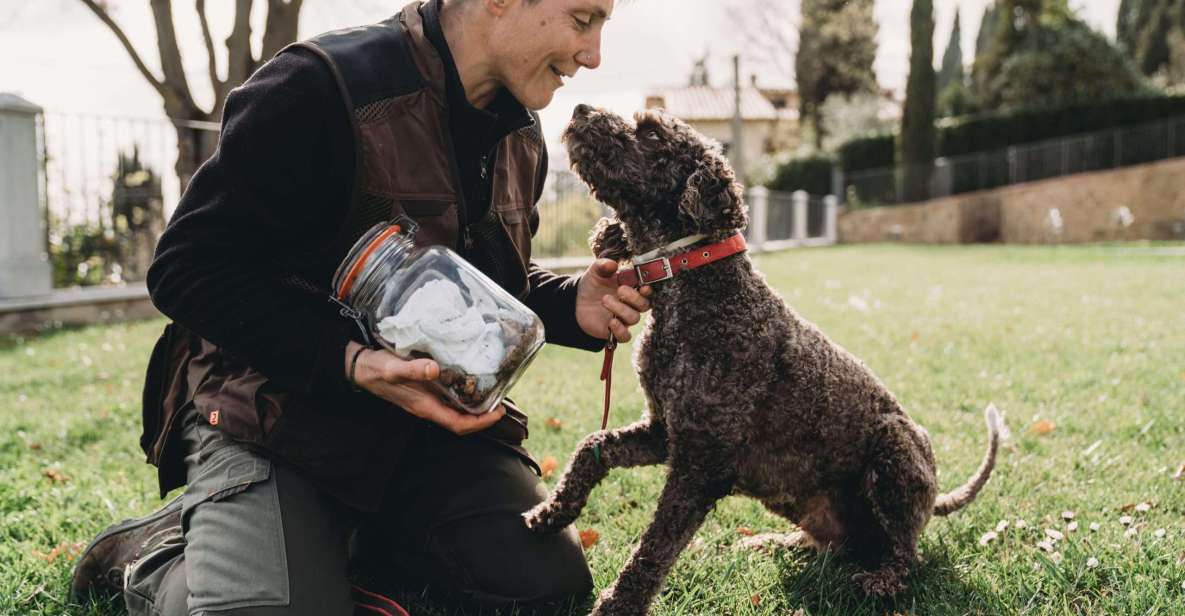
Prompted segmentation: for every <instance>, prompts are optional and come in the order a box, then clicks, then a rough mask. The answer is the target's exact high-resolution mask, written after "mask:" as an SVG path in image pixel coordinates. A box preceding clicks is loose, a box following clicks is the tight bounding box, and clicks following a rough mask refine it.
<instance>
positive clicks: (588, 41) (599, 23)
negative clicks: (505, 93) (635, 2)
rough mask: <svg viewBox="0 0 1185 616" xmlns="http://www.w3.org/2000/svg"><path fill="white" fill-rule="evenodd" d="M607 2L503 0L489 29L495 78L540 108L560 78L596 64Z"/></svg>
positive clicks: (607, 12)
mask: <svg viewBox="0 0 1185 616" xmlns="http://www.w3.org/2000/svg"><path fill="white" fill-rule="evenodd" d="M485 1H486V2H490V1H491V0H485ZM494 1H496V0H494ZM613 2H614V0H539V1H538V2H535V3H531V2H527V0H505V7H504V8H503V9H502V13H501V15H500V16H499V18H498V20H497V22H496V25H495V27H494V31H493V32H492V34H493V37H494V39H493V40H494V43H495V44H494V49H495V50H496V51H495V53H496V54H497V58H496V59H495V60H496V61H495V63H494V67H495V71H496V75H497V78H498V79H499V81H501V82H502V84H503V85H504V86H505V87H506V89H507V90H509V91H510V93H511V94H513V95H514V97H515V98H516V99H518V101H519V102H520V103H522V104H523V106H525V107H527V108H528V109H535V110H538V109H542V108H544V107H546V106H547V105H548V104H549V103H550V102H551V99H552V96H554V95H555V91H556V90H557V89H559V88H560V87H561V86H563V85H564V80H565V79H569V78H571V77H572V76H574V75H575V74H576V71H578V70H580V69H581V68H589V69H594V68H596V67H597V66H599V65H600V64H601V29H602V28H603V27H604V25H605V21H606V20H608V19H609V16H610V14H611V13H612V12H613Z"/></svg>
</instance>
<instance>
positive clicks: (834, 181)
mask: <svg viewBox="0 0 1185 616" xmlns="http://www.w3.org/2000/svg"><path fill="white" fill-rule="evenodd" d="M847 192H848V191H847V188H846V187H845V186H844V176H843V167H842V166H841V165H840V164H839V163H838V162H834V163H832V164H831V194H832V195H836V196H837V197H838V198H839V202H840V203H843V202H844V200H845V199H846V197H845V195H846V194H847Z"/></svg>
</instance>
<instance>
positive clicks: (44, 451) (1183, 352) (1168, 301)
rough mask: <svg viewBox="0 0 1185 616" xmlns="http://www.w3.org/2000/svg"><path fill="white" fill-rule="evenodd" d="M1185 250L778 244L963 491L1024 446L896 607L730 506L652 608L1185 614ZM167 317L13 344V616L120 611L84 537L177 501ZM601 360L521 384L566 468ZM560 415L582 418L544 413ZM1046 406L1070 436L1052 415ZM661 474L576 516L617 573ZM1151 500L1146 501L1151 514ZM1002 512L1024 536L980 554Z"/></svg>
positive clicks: (754, 512) (8, 505)
mask: <svg viewBox="0 0 1185 616" xmlns="http://www.w3.org/2000/svg"><path fill="white" fill-rule="evenodd" d="M1182 248H1183V247H1182V245H1179V244H1178V245H1152V246H1149V245H1143V244H1138V245H1134V244H1123V245H1103V246H1085V247H1060V248H1046V247H1010V246H982V247H907V246H854V247H849V246H844V247H836V248H826V249H811V250H799V251H789V252H783V253H780V254H776V255H768V256H760V257H758V258H757V262H758V265H759V267H760V268H761V270H762V271H764V272H765V273H766V275H767V276H768V279H769V281H770V283H771V284H772V285H773V286H775V287H776V288H777V289H778V290H779V291H780V292H781V293H782V295H783V297H785V298H786V300H787V301H789V302H790V304H791V305H792V306H794V308H795V309H796V310H797V311H798V312H799V313H801V314H802V315H804V316H805V317H807V318H809V319H811V320H813V321H814V322H816V323H818V324H819V326H820V327H821V328H822V329H823V331H824V332H826V333H827V334H828V335H829V336H831V337H832V338H833V339H834V340H836V341H837V342H839V343H840V344H842V345H844V346H845V347H847V348H848V349H849V350H851V351H852V352H853V353H855V354H856V355H857V356H859V357H861V358H863V359H864V361H866V362H867V363H868V365H869V366H870V367H871V368H872V369H873V370H874V371H875V372H876V373H877V374H878V375H879V376H880V377H881V379H883V380H884V382H885V383H886V384H887V385H888V386H889V387H890V388H891V389H892V390H893V391H894V392H895V393H896V395H897V397H898V398H899V399H900V400H901V402H902V403H903V404H904V405H905V407H906V408H907V409H908V410H909V412H910V414H911V415H912V416H913V417H914V418H915V419H916V420H917V421H918V422H920V423H921V424H922V425H924V426H925V427H926V428H927V429H928V430H929V432H930V435H931V437H932V439H933V443H934V452H935V456H936V457H937V459H938V464H939V468H940V472H939V480H940V482H941V484H942V487H943V488H944V489H949V488H952V487H954V486H956V485H959V484H960V483H962V482H963V480H964V479H965V478H966V477H967V476H968V475H969V474H970V473H971V472H972V471H973V470H974V468H975V467H976V465H977V464H978V463H979V461H980V458H981V456H982V452H983V448H984V442H985V430H984V423H983V418H982V410H983V408H984V407H985V406H986V405H987V404H988V403H989V402H994V403H995V404H996V405H997V406H998V407H999V408H1000V409H1001V410H1002V411H1004V412H1005V417H1006V421H1007V423H1008V425H1009V427H1010V429H1011V439H1010V441H1009V443H1008V444H1007V445H1006V446H1005V447H1004V448H1002V450H1001V454H1000V458H999V464H998V466H997V468H996V472H995V474H994V475H993V477H992V480H991V482H990V483H989V484H988V486H987V488H986V489H985V490H984V491H983V493H982V494H981V495H980V496H979V499H978V500H977V501H976V502H975V503H974V504H972V505H971V506H970V507H968V508H967V509H964V510H963V511H961V512H959V513H957V514H955V515H953V516H951V517H949V518H945V519H935V520H934V521H933V522H932V523H931V524H930V527H929V528H928V529H927V531H926V533H925V535H924V536H923V538H922V541H921V551H922V554H923V558H924V559H925V563H924V564H923V565H922V566H921V567H920V568H919V569H918V570H917V571H916V572H915V574H914V575H913V577H912V578H911V587H910V590H909V591H908V592H907V593H906V594H904V595H903V596H900V597H898V598H897V599H896V600H895V601H888V602H880V601H872V600H867V599H865V598H863V597H862V596H860V595H859V594H858V593H857V591H856V589H855V587H854V586H853V584H851V582H850V580H849V576H850V574H851V573H852V569H851V568H850V567H848V566H847V565H845V564H844V563H842V562H837V561H836V560H835V559H834V558H832V557H828V556H826V555H824V556H814V555H808V554H800V553H777V554H772V555H767V554H755V553H748V552H745V551H741V550H737V549H736V548H735V547H734V546H735V545H736V544H737V542H738V540H739V539H740V538H741V531H739V530H738V528H741V527H744V528H747V529H752V530H754V531H757V532H762V531H770V530H784V529H786V528H787V524H786V523H785V522H784V521H783V520H781V519H779V518H777V517H774V516H772V515H769V514H767V513H765V512H764V511H763V509H762V508H761V507H760V506H759V505H758V504H756V503H755V502H753V501H750V500H747V499H744V498H730V499H727V500H725V501H723V502H721V503H720V505H719V507H718V508H717V509H716V511H715V512H714V513H712V514H711V515H710V516H709V518H708V521H707V523H706V524H705V525H704V527H703V528H702V529H701V530H700V531H699V534H698V535H697V537H696V539H695V541H694V543H693V544H692V546H691V547H689V548H688V550H687V551H686V552H684V554H683V555H682V557H681V558H680V560H679V562H678V564H677V565H676V566H675V569H674V571H673V573H672V575H671V576H670V579H669V581H668V585H667V587H666V589H665V590H664V591H663V593H662V594H661V595H660V596H659V598H658V600H657V601H656V603H655V605H654V608H653V610H652V613H654V614H663V615H671V614H792V613H794V612H795V610H798V609H802V610H803V613H805V614H812V615H813V614H882V613H885V612H889V613H893V612H900V613H913V614H964V613H972V614H1014V613H1015V614H1185V480H1182V479H1174V478H1173V474H1174V473H1175V472H1177V469H1178V468H1179V467H1181V465H1182V464H1183V463H1185V413H1183V412H1185V254H1183V253H1185V251H1183V250H1182ZM161 325H162V321H152V322H144V323H134V324H122V325H112V326H105V327H92V328H88V329H83V330H75V331H61V332H55V333H50V334H46V335H43V336H39V337H34V338H29V339H12V338H9V339H4V340H0V537H2V542H0V614H42V615H49V614H83V613H94V614H98V613H108V614H110V613H115V612H111V611H108V612H101V611H98V610H91V611H86V610H81V609H77V608H71V607H70V606H67V605H65V604H64V602H63V599H62V597H63V596H64V594H65V588H66V583H67V580H68V576H69V574H70V570H71V567H72V562H71V558H72V551H73V550H75V549H77V548H75V547H74V546H76V545H77V544H79V543H82V544H85V543H86V542H87V541H89V540H90V538H91V537H92V536H93V535H94V534H96V533H97V532H98V531H99V530H101V529H102V528H104V527H105V526H107V525H108V524H110V523H111V522H113V521H115V520H119V519H122V518H124V517H128V516H133V515H141V514H143V513H145V512H147V511H149V510H150V509H153V508H155V507H156V506H157V505H158V503H159V501H158V500H157V498H156V488H155V486H156V482H155V475H154V470H153V469H152V468H151V467H149V466H146V465H145V464H144V463H143V456H142V454H141V453H140V451H139V448H138V446H137V438H138V436H139V433H140V425H139V422H140V420H139V412H140V411H139V391H140V389H139V388H140V385H141V379H142V371H143V368H144V365H145V362H146V361H147V357H148V351H149V349H150V346H151V344H152V342H153V341H154V340H155V337H156V335H157V333H158V332H159V330H160V327H161ZM623 350H624V351H625V352H621V353H619V355H618V361H617V366H616V370H617V372H616V375H617V377H616V379H615V381H616V387H615V390H614V408H613V414H612V417H611V420H610V421H611V425H622V424H625V423H627V422H630V421H633V420H634V419H636V418H637V417H638V414H639V409H640V405H641V401H642V396H641V392H640V390H639V389H638V386H637V381H636V379H635V378H634V377H633V374H632V371H631V370H630V364H629V353H628V350H629V349H628V348H625V349H623ZM599 362H600V357H599V356H597V355H593V354H589V353H583V352H578V351H572V350H568V349H561V348H547V349H545V350H544V352H543V354H542V356H541V358H539V359H538V360H537V361H536V362H535V364H534V365H533V366H532V368H531V370H530V371H529V372H528V373H527V375H526V376H524V378H523V380H522V381H521V383H520V384H519V385H518V386H517V388H516V390H515V398H516V400H517V401H518V402H519V403H520V405H521V406H522V407H523V408H524V409H525V410H526V411H527V412H528V413H530V414H531V415H532V433H531V438H530V440H529V441H528V446H529V447H530V448H531V450H532V452H533V453H534V454H535V456H536V457H537V458H538V459H543V458H544V457H546V456H553V457H555V458H557V459H558V460H559V463H560V466H561V468H562V466H563V464H564V462H565V460H566V459H567V457H568V455H569V454H570V453H571V451H572V448H573V446H574V445H575V444H576V442H577V441H578V440H579V439H580V438H581V437H582V436H583V435H585V434H586V433H588V432H590V431H592V430H594V429H596V427H597V426H598V424H599V421H600V404H601V401H600V400H601V398H600V396H601V388H600V385H601V384H600V382H599V381H598V380H597V374H598V370H599ZM740 368H741V367H738V369H740ZM552 417H554V418H556V419H558V420H559V423H560V425H559V427H548V426H546V425H545V423H544V420H546V419H548V418H552ZM1042 420H1048V421H1049V422H1052V425H1053V429H1052V431H1049V432H1047V433H1043V434H1042V433H1039V431H1037V430H1034V429H1033V426H1034V424H1038V423H1039V422H1041V421H1042ZM1043 425H1046V426H1048V425H1049V424H1043ZM554 481H555V477H552V478H550V479H549V483H554ZM662 481H663V474H662V470H661V469H659V468H651V469H634V470H619V471H614V472H613V473H612V474H611V475H610V476H609V478H608V479H607V480H606V481H605V482H604V483H603V484H602V485H601V486H600V487H599V488H598V489H597V490H596V491H595V492H594V493H593V496H592V499H591V501H590V503H589V507H588V508H587V509H586V510H585V513H584V515H583V517H581V518H580V519H579V520H578V521H577V525H578V526H579V527H580V528H581V529H595V530H596V531H598V532H599V533H600V540H599V541H598V542H597V543H596V544H595V545H593V546H592V547H591V548H590V549H589V550H588V558H589V561H590V563H591V566H592V568H593V571H594V574H595V578H596V583H597V586H598V588H601V587H604V586H605V585H607V584H608V583H609V582H610V581H611V580H612V579H613V578H614V577H615V576H616V574H617V572H618V571H619V570H620V568H621V567H622V565H623V563H624V562H625V559H626V558H627V557H628V556H629V553H630V550H631V547H632V544H633V543H634V541H635V540H636V539H637V538H638V536H639V534H640V533H641V532H642V530H643V529H644V528H645V526H646V525H647V523H648V522H649V520H650V518H651V515H652V512H653V509H654V503H655V498H656V496H657V494H658V492H659V489H660V487H661V484H662ZM1145 502H1146V503H1149V504H1151V508H1150V509H1149V510H1147V511H1141V510H1138V509H1137V508H1136V507H1134V505H1136V504H1138V503H1145ZM1125 508H1126V510H1125ZM1139 509H1144V508H1143V507H1140V508H1139ZM1066 510H1069V511H1073V512H1074V513H1075V518H1074V519H1075V520H1076V521H1077V522H1078V529H1077V531H1075V532H1069V531H1068V529H1067V523H1066V522H1065V521H1064V520H1062V519H1061V513H1062V512H1063V511H1066ZM1123 515H1130V516H1132V518H1133V520H1132V523H1131V525H1130V526H1124V525H1123V524H1121V522H1120V517H1121V516H1123ZM1020 519H1023V520H1025V521H1026V522H1027V527H1026V528H1023V529H1018V528H1017V526H1018V525H1017V523H1016V522H1017V520H1020ZM1001 520H1008V521H1009V522H1010V526H1009V528H1008V529H1007V530H1005V531H1004V532H1001V533H1000V535H999V537H998V538H997V539H995V540H994V541H991V542H989V543H987V544H986V545H980V544H979V539H980V537H981V536H982V535H983V534H984V533H985V532H987V531H989V530H992V529H994V528H995V527H996V525H997V523H998V522H1000V521H1001ZM1092 523H1097V524H1098V525H1099V528H1098V530H1097V531H1092V530H1090V526H1091V524H1092ZM1046 529H1056V530H1060V531H1061V532H1063V533H1065V538H1064V539H1062V540H1060V541H1057V542H1056V543H1055V544H1054V546H1053V550H1054V551H1053V552H1046V551H1043V550H1042V549H1041V548H1039V547H1038V545H1037V544H1038V542H1039V541H1041V540H1042V539H1043V538H1044V537H1045V532H1044V531H1045V530H1046ZM1128 529H1134V532H1132V531H1129V530H1128ZM1161 529H1163V532H1162V531H1161ZM1125 531H1126V532H1125ZM1090 559H1095V560H1097V565H1096V566H1093V567H1092V566H1088V564H1087V563H1088V560H1090ZM1095 560H1090V562H1091V563H1092V564H1093V563H1094V562H1095ZM413 611H414V612H415V613H416V614H423V613H434V611H433V610H430V609H425V608H424V606H413Z"/></svg>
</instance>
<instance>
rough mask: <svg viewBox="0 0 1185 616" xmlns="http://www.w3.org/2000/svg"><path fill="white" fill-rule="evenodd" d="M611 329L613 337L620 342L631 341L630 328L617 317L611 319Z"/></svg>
mask: <svg viewBox="0 0 1185 616" xmlns="http://www.w3.org/2000/svg"><path fill="white" fill-rule="evenodd" d="M609 331H611V332H613V338H614V339H616V340H617V341H618V342H629V341H630V328H628V327H626V326H625V324H624V323H622V322H621V321H619V320H617V319H616V318H612V319H609Z"/></svg>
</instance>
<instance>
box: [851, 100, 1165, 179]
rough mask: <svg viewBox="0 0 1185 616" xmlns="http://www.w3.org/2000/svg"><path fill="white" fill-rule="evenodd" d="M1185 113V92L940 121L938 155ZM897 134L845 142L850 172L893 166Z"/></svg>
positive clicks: (955, 154)
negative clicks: (1173, 94) (1184, 93)
mask: <svg viewBox="0 0 1185 616" xmlns="http://www.w3.org/2000/svg"><path fill="white" fill-rule="evenodd" d="M1180 115H1185V95H1175V96H1157V97H1145V98H1124V99H1115V100H1110V101H1104V102H1101V103H1080V104H1074V105H1067V106H1064V107H1057V108H1049V109H1033V110H1026V111H1017V112H1013V113H1006V114H978V115H973V116H963V117H958V118H952V119H949V120H946V121H943V122H940V123H939V126H938V149H937V155H938V156H959V155H962V154H971V153H975V152H986V151H992V150H1002V149H1004V148H1007V147H1009V146H1012V145H1018V144H1022V143H1032V142H1034V141H1043V140H1046V139H1056V138H1059V137H1066V136H1070V135H1076V134H1080V133H1090V132H1095V131H1101V130H1107V129H1111V128H1115V127H1119V126H1130V125H1133V124H1142V123H1144V122H1153V121H1156V120H1160V119H1164V118H1168V117H1174V116H1180ZM894 140H895V135H872V136H869V137H862V138H859V139H853V140H851V141H848V142H847V143H845V144H843V145H842V146H840V151H839V159H840V163H841V164H842V165H843V170H844V171H845V172H852V171H861V170H865V169H877V168H881V167H892V166H893V165H894V164H895V160H894Z"/></svg>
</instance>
